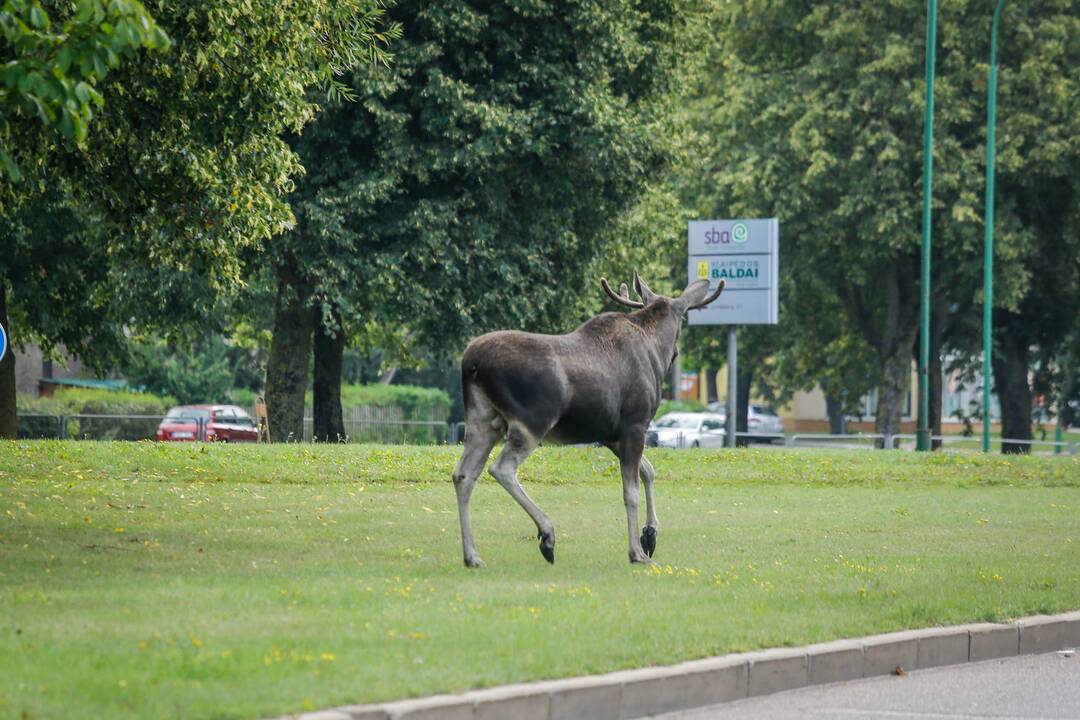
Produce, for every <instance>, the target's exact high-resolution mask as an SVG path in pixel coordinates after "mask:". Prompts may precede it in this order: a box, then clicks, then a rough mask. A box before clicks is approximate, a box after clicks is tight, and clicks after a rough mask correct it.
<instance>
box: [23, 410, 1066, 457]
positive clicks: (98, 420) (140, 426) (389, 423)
mask: <svg viewBox="0 0 1080 720" xmlns="http://www.w3.org/2000/svg"><path fill="white" fill-rule="evenodd" d="M164 417H165V416H163V415H105V414H102V415H97V414H89V413H79V414H70V415H63V414H48V413H19V415H18V425H17V428H18V437H19V438H20V439H61V440H64V439H71V440H153V439H155V438H156V437H157V427H158V425H159V424H160V423H161V421H162V420H163V419H164ZM196 422H197V428H198V430H197V432H196V437H195V439H198V440H205V439H206V434H207V427H206V421H205V420H196ZM312 425H313V421H312V419H311V418H310V417H308V418H304V437H303V438H302V441H303V442H311V441H312V430H313V428H312ZM344 425H345V434H344V436H343V437H341V438H339V439H338V441H339V442H343V443H379V444H385V445H442V444H450V445H455V444H461V443H462V442H464V440H465V423H463V422H447V421H445V420H440V419H430V420H404V419H386V418H380V417H371V416H367V417H360V416H357V415H355V414H354V415H351V416H347V417H346V418H345V420H344ZM719 435H720V437H721V438H722V437H723V433H719ZM736 437H737V438H738V439H739V440H740V441H745V442H740V444H749V443H752V442H755V443H763V444H765V445H764V446H765V447H769V446H772V447H786V448H819V449H820V448H844V449H859V450H874V449H891V450H913V449H914V447H915V435H913V434H911V433H896V434H882V433H849V434H843V435H831V434H828V433H786V434H781V433H754V432H740V433H737V434H736ZM931 440H932V441H933V442H934V443H935V445H937V446H939V451H941V452H981V451H982V447H981V444H980V442H979V438H977V437H974V436H972V437H965V436H962V435H934V436H933V437H932V438H931ZM1002 444H1011V445H1025V446H1028V447H1030V448H1031V452H1032V454H1040V455H1050V456H1052V455H1067V456H1075V455H1077V454H1078V453H1080V437H1077V436H1075V435H1073V436H1071V437H1069V438H1068V439H1066V440H1061V441H1056V440H1021V439H1010V438H998V439H995V440H994V446H993V447H994V449H995V450H997V451H1000V448H1001V446H1002ZM693 445H694V442H693V441H692V440H691V439H690V437H689V436H688V435H686V434H682V433H680V434H679V436H678V437H677V440H676V443H675V447H677V448H689V447H691V446H693ZM722 445H723V442H722V441H721V442H720V443H717V447H719V446H722ZM706 447H710V445H708V444H706Z"/></svg>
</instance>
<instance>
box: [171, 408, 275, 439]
mask: <svg viewBox="0 0 1080 720" xmlns="http://www.w3.org/2000/svg"><path fill="white" fill-rule="evenodd" d="M157 439H158V440H166V441H175V442H193V441H195V440H207V441H218V442H258V440H259V429H258V427H256V425H255V421H254V420H252V419H251V416H250V415H248V414H247V412H246V411H245V410H244V409H243V408H238V407H236V406H235V405H180V406H179V407H174V408H173V409H171V410H169V412H168V413H167V414H166V415H165V419H163V420H162V421H161V424H160V425H158V429H157Z"/></svg>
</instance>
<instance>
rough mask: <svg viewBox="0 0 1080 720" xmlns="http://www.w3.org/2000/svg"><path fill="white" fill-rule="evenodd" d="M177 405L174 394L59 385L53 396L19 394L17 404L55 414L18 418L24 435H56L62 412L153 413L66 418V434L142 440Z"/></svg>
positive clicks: (33, 411)
mask: <svg viewBox="0 0 1080 720" xmlns="http://www.w3.org/2000/svg"><path fill="white" fill-rule="evenodd" d="M173 405H176V400H175V399H174V398H171V397H160V396H158V395H152V394H150V393H139V392H132V391H128V390H99V389H89V388H60V389H58V390H57V391H56V393H54V394H53V396H52V397H32V396H28V395H19V396H18V397H17V398H16V408H17V411H18V412H19V413H20V414H23V413H31V414H43V415H50V416H54V417H26V418H23V419H22V420H20V421H19V435H20V436H22V437H55V436H56V435H57V431H58V421H57V419H56V417H55V416H59V415H151V416H154V419H121V418H102V419H90V418H72V419H70V420H68V422H67V436H68V437H79V438H84V439H87V440H142V439H145V438H152V437H154V431H155V429H156V428H157V425H158V420H157V419H156V418H158V417H160V416H162V415H164V414H165V413H166V412H168V410H169V408H170V407H172V406H173Z"/></svg>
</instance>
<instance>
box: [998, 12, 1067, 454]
mask: <svg viewBox="0 0 1080 720" xmlns="http://www.w3.org/2000/svg"><path fill="white" fill-rule="evenodd" d="M1004 7H1005V0H998V4H997V9H995V10H994V24H993V25H992V26H991V28H990V78H989V80H988V81H987V83H986V100H987V102H986V245H985V248H984V249H983V359H982V375H983V393H982V395H983V406H982V411H983V418H982V420H983V422H982V449H983V452H990V374H991V371H990V355H991V353H992V352H993V349H992V343H991V339H992V335H993V309H994V139H995V134H996V130H997V128H996V126H997V38H998V26H999V25H1001V10H1002V8H1004ZM1059 427H1060V421H1059Z"/></svg>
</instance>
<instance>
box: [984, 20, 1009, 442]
mask: <svg viewBox="0 0 1080 720" xmlns="http://www.w3.org/2000/svg"><path fill="white" fill-rule="evenodd" d="M1004 7H1005V0H998V4H997V8H996V9H995V10H994V24H993V26H992V27H991V29H990V77H989V79H988V81H987V83H986V94H987V103H986V245H985V248H984V250H983V360H982V375H983V394H982V395H983V406H982V412H983V422H982V449H983V452H990V354H991V352H992V347H991V346H992V343H991V335H992V330H993V317H992V310H993V307H994V136H995V131H996V124H997V38H998V26H999V25H1000V24H1001V10H1002V8H1004Z"/></svg>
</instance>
